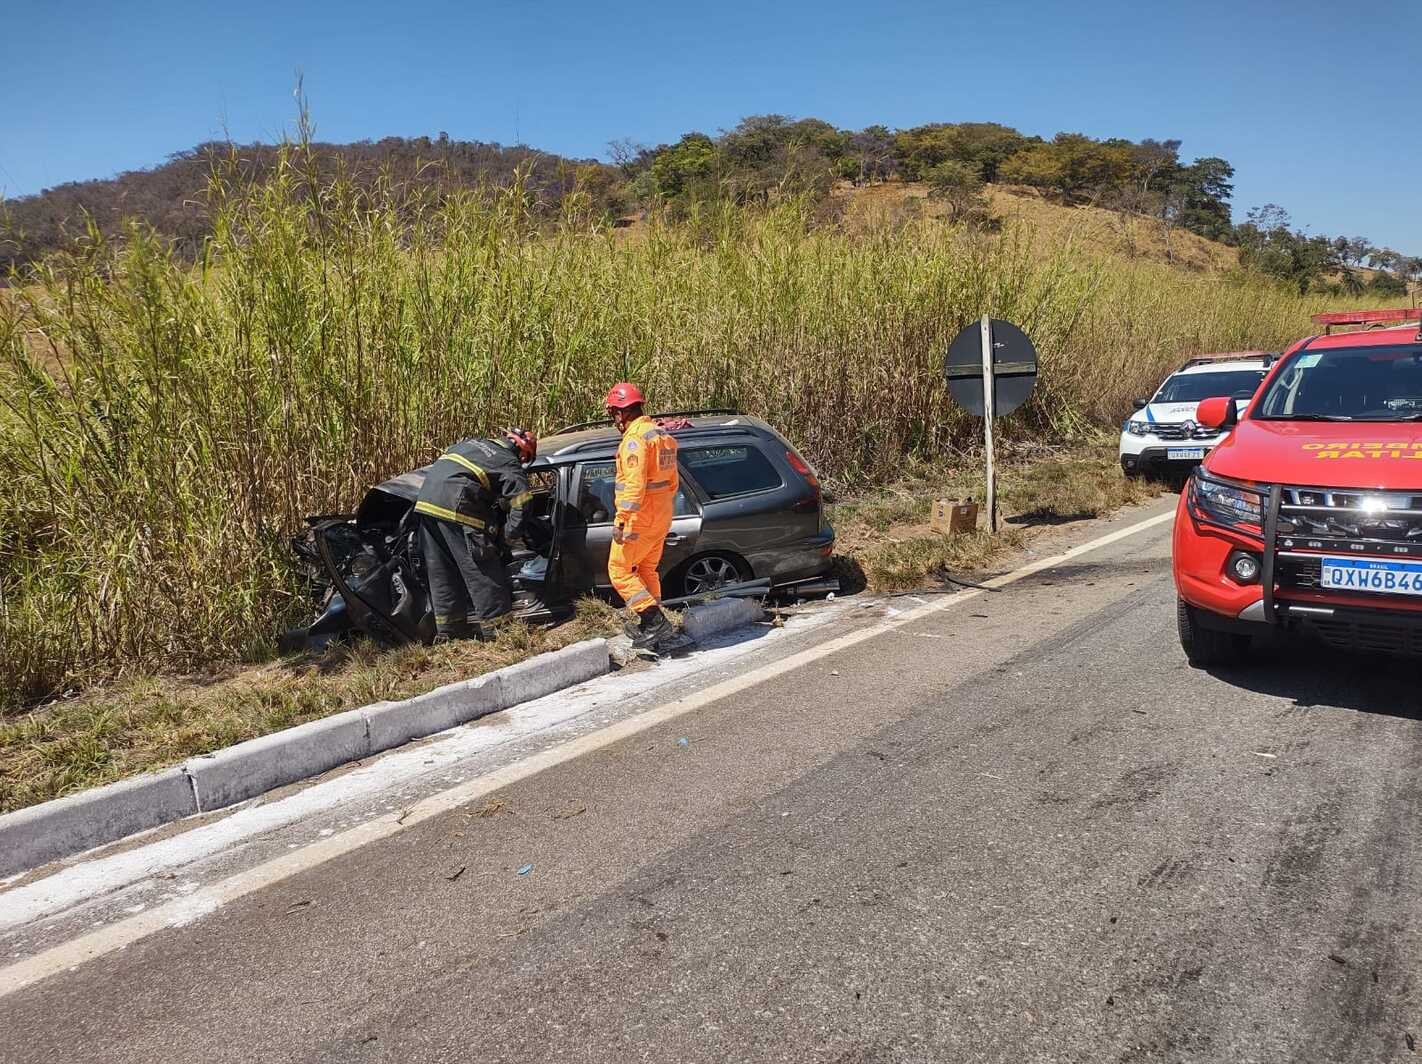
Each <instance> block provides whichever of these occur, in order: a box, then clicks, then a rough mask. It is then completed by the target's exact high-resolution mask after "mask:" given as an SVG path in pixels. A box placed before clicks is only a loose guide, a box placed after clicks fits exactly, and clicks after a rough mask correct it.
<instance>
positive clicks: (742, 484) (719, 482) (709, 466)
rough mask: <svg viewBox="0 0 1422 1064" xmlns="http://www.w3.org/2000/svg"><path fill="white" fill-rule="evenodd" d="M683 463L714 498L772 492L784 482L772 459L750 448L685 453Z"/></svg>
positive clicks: (722, 448) (705, 448)
mask: <svg viewBox="0 0 1422 1064" xmlns="http://www.w3.org/2000/svg"><path fill="white" fill-rule="evenodd" d="M681 461H682V464H683V465H685V466H686V469H687V471H688V472H689V473H690V474H691V475H692V476H693V477H694V478H695V479H696V483H697V484H699V485H701V490H702V491H704V492H705V493H706V495H707V497H708V498H711V499H727V498H730V497H731V496H734V495H750V494H752V493H754V492H757V491H769V490H770V489H772V488H778V487H780V486H781V485H782V484H784V483H785V481H784V480H782V479H781V477H780V473H779V472H778V471H777V470H776V468H775V467H774V466H773V465H771V464H770V459H768V458H766V457H765V455H763V454H761V453H760V451H759V450H758V449H757V448H755V447H751V446H747V445H737V446H734V447H703V448H698V449H696V450H686V451H682V452H681Z"/></svg>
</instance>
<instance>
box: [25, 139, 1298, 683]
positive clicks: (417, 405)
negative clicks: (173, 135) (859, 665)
mask: <svg viewBox="0 0 1422 1064" xmlns="http://www.w3.org/2000/svg"><path fill="white" fill-rule="evenodd" d="M314 167H315V164H314V163H313V162H312V160H311V159H310V157H309V156H308V155H306V154H305V153H303V152H302V151H301V150H300V149H299V148H294V149H291V150H290V151H289V152H288V153H287V154H286V156H285V157H284V159H283V162H282V164H281V165H280V166H279V167H278V169H277V171H276V173H275V175H274V176H273V177H272V178H271V179H270V180H268V181H266V182H265V183H263V184H261V185H258V186H253V187H236V186H234V185H232V184H231V183H230V182H229V180H228V178H227V177H226V176H224V175H223V174H221V173H219V174H216V175H214V178H213V182H212V187H211V190H210V200H211V209H212V213H213V219H214V236H213V238H212V240H211V242H210V244H209V245H208V247H207V251H206V254H205V256H204V258H203V260H202V261H201V262H200V263H198V264H197V265H196V266H191V265H188V264H185V263H182V262H180V261H177V260H176V259H175V258H174V257H173V256H172V255H171V254H170V252H169V250H168V249H167V248H166V247H164V246H162V245H161V244H160V243H158V242H156V241H155V240H154V239H153V238H152V237H151V236H150V235H148V234H145V233H144V232H142V231H141V230H139V229H136V228H135V229H133V230H131V231H130V232H129V233H128V234H127V237H126V239H125V240H123V241H122V242H119V243H115V244H106V243H105V242H104V241H103V240H102V239H101V238H100V237H98V236H97V235H96V234H92V233H91V234H90V235H89V236H88V237H87V238H85V239H84V240H82V241H80V242H78V243H77V244H76V246H75V248H74V249H73V251H72V252H71V253H68V254H65V255H63V256H60V257H58V258H56V259H54V260H52V261H50V262H48V263H46V264H45V265H43V266H42V267H41V268H40V269H39V270H38V271H37V273H36V274H35V275H34V276H33V277H29V278H25V279H24V282H25V283H24V284H22V285H20V286H17V287H15V288H12V289H10V290H9V292H8V293H0V295H4V296H5V297H6V298H3V299H0V485H3V486H2V487H0V491H3V497H0V692H3V694H0V700H3V701H0V705H3V706H10V707H15V706H20V705H24V704H28V703H30V702H32V701H33V700H35V699H39V698H44V697H48V696H51V695H54V694H58V693H63V692H65V691H67V690H70V689H72V688H74V687H76V686H79V685H82V684H84V683H86V682H89V681H91V680H94V679H96V678H101V677H106V676H111V675H114V674H116V673H119V672H122V671H124V670H128V669H137V668H152V667H178V668H182V667H198V666H201V665H203V664H204V663H208V662H212V661H231V660H238V659H244V658H254V657H258V656H261V655H263V654H265V653H267V652H268V651H269V650H270V647H271V642H272V638H273V635H274V633H275V632H276V631H277V630H278V629H279V628H280V627H281V626H282V625H283V624H284V623H285V622H287V621H288V620H290V619H291V618H293V617H294V616H295V615H296V614H297V613H299V612H300V610H301V607H302V602H301V597H300V593H299V588H298V586H297V583H296V579H295V574H294V572H293V569H292V567H291V558H290V554H289V551H288V548H287V537H288V536H289V535H291V534H292V533H293V532H294V531H296V530H297V529H298V528H299V527H300V522H301V518H302V517H303V516H304V515H306V514H309V513H318V512H326V511H342V510H348V509H350V508H351V507H352V506H353V505H354V504H355V502H356V501H357V500H358V498H359V497H360V494H361V492H362V491H363V490H364V488H365V487H366V486H367V485H368V484H370V483H371V482H373V481H376V480H378V479H380V478H383V477H385V476H387V475H389V474H391V473H394V472H397V471H400V470H403V469H406V468H410V467H413V466H415V465H419V464H422V463H424V462H425V461H428V460H429V458H430V456H431V455H432V454H434V453H435V452H436V449H437V448H438V447H440V446H441V445H442V444H444V443H447V442H448V441H450V440H452V439H455V438H458V437H461V436H465V435H468V434H472V433H480V432H486V431H489V430H492V429H495V428H497V427H499V426H501V425H505V424H511V423H523V424H528V425H531V426H534V427H536V428H539V429H542V430H548V429H551V428H554V427H556V426H557V425H559V424H561V423H566V422H569V421H574V420H579V419H582V418H586V417H588V416H595V415H597V414H598V412H599V401H600V398H601V396H602V395H603V394H604V392H605V390H606V388H607V386H608V385H609V384H610V383H611V382H613V381H615V380H618V379H622V378H630V379H633V380H636V381H638V382H640V383H641V384H642V385H643V386H644V387H645V388H646V389H647V390H648V391H649V393H650V395H651V397H652V402H653V404H654V405H656V406H659V407H663V408H668V407H694V406H724V405H731V404H736V405H739V406H741V407H743V408H744V409H746V410H748V411H750V412H753V413H757V414H763V415H765V416H767V417H768V418H770V419H771V420H772V421H773V422H775V423H776V424H777V425H779V426H781V427H782V428H783V429H784V430H785V431H787V432H788V433H789V435H790V436H791V437H792V438H794V439H795V440H796V441H797V443H798V444H799V445H800V446H802V447H803V449H804V450H805V451H806V452H807V454H808V455H809V456H810V457H811V458H812V459H813V460H814V461H815V462H817V463H818V464H819V466H820V467H821V469H822V470H823V471H824V472H826V473H827V474H829V475H831V476H834V477H837V478H840V479H841V480H843V481H847V482H852V481H854V480H856V479H863V478H868V477H872V476H877V475H883V474H889V473H891V472H892V471H893V470H894V468H895V466H896V464H897V463H898V462H899V461H900V460H901V459H902V458H903V457H904V456H905V455H909V454H931V453H938V452H942V451H944V450H945V449H950V448H955V447H960V446H963V445H967V444H969V443H970V442H971V440H972V438H973V430H972V426H971V424H970V422H969V421H968V420H967V419H966V418H965V417H964V416H963V415H962V414H961V413H960V412H959V411H958V410H957V409H956V408H955V407H953V406H952V405H951V403H950V401H949V400H948V398H947V396H946V393H945V389H944V386H943V381H942V376H941V368H940V367H941V359H942V355H943V351H944V349H945V347H946V345H947V343H948V341H949V340H950V339H951V338H952V336H953V335H954V334H955V333H956V332H957V330H958V329H959V328H961V327H962V326H963V325H964V324H965V323H967V322H969V321H971V320H973V319H975V318H976V317H977V316H978V315H979V314H981V313H983V312H985V311H986V312H991V313H992V314H994V315H995V316H998V317H1002V318H1008V319H1011V320H1013V321H1016V322H1018V323H1020V324H1021V325H1022V326H1023V327H1024V328H1026V330H1027V331H1028V333H1029V334H1030V335H1031V336H1032V337H1033V338H1034V340H1035V341H1036V343H1037V345H1038V347H1039V349H1040V352H1041V355H1042V359H1043V371H1042V376H1041V381H1040V387H1039V390H1038V393H1037V396H1036V397H1035V398H1034V400H1033V402H1032V403H1031V404H1030V406H1029V407H1028V408H1027V409H1026V410H1025V411H1024V412H1023V413H1022V414H1020V415H1017V416H1015V417H1014V419H1013V420H1012V421H1011V422H1010V423H1009V427H1008V431H1009V432H1012V433H1016V434H1019V435H1028V434H1047V435H1052V436H1056V437H1061V436H1065V435H1070V434H1072V433H1074V432H1076V431H1078V430H1079V429H1081V428H1082V427H1084V426H1087V425H1091V424H1096V423H1100V422H1106V421H1112V420H1116V419H1118V418H1119V417H1120V416H1121V414H1122V412H1123V411H1124V410H1126V409H1127V408H1128V405H1129V399H1130V398H1131V397H1132V396H1133V395H1136V394H1142V393H1144V392H1145V391H1147V390H1148V389H1149V388H1150V387H1151V386H1153V385H1154V384H1155V383H1156V382H1157V381H1158V380H1159V378H1160V376H1161V374H1162V373H1163V372H1164V371H1165V370H1166V369H1167V368H1169V367H1170V366H1172V365H1173V364H1175V363H1176V362H1178V360H1179V359H1180V358H1181V356H1182V355H1184V354H1187V353H1191V352H1199V351H1205V350H1216V349H1229V348H1238V347H1245V346H1264V347H1277V346H1279V345H1282V344H1284V343H1285V342H1287V341H1288V340H1290V339H1292V338H1293V337H1295V336H1296V335H1298V334H1300V333H1302V332H1303V331H1305V329H1306V328H1307V325H1308V319H1307V315H1308V313H1309V312H1310V311H1311V310H1314V309H1317V308H1316V307H1315V306H1313V305H1312V304H1310V303H1309V302H1307V301H1305V300H1301V299H1299V298H1296V297H1292V296H1290V295H1287V294H1285V293H1283V292H1281V291H1280V290H1278V289H1276V288H1274V287H1271V286H1269V285H1267V284H1264V283H1261V282H1256V281H1250V280H1248V279H1238V278H1236V279H1228V278H1222V277H1219V276H1206V275H1188V274H1184V273H1181V272H1178V271H1175V270H1171V269H1169V268H1167V267H1164V266H1157V265H1151V264H1146V263H1140V262H1125V261H1120V260H1114V259H1107V258H1099V257H1093V256H1092V255H1089V254H1086V253H1084V252H1080V251H1078V250H1076V249H1074V248H1072V247H1070V246H1062V247H1056V248H1053V249H1050V250H1049V251H1047V252H1045V253H1044V252H1043V251H1042V250H1041V249H1039V248H1036V247H1034V243H1033V239H1032V234H1031V233H1028V232H1024V231H1021V230H1016V231H1009V232H1007V233H1006V234H1004V235H1001V236H992V237H989V236H984V235H981V234H974V233H968V232H959V231H954V230H952V229H949V228H946V227H944V226H943V225H942V224H941V223H938V222H934V221H919V222H910V223H908V224H903V225H897V226H891V227H884V228H881V229H878V230H875V231H873V232H870V233H868V234H866V235H859V236H854V237H850V236H846V235H844V234H843V233H841V232H839V231H836V230H834V229H832V228H815V227H814V226H813V225H811V224H810V218H811V212H810V211H809V210H808V209H806V208H801V207H800V206H797V205H795V204H789V205H785V206H781V207H779V208H776V209H774V210H770V211H764V212H750V211H742V210H736V209H730V208H726V209H714V208H713V209H709V210H707V211H705V212H703V213H702V214H700V215H698V216H696V217H693V218H692V219H690V220H689V221H685V222H682V223H677V224H662V223H659V222H655V221H653V222H652V223H650V224H648V225H646V226H645V227H642V228H640V229H639V230H637V231H635V232H633V233H631V234H630V235H629V234H623V233H617V232H614V231H612V230H609V229H607V228H605V227H604V226H602V225H600V224H599V223H598V222H597V221H596V220H595V219H594V218H593V217H591V216H590V214H589V213H587V211H586V201H585V200H584V199H583V198H581V197H580V196H578V195H576V194H575V195H573V196H570V197H568V198H567V199H566V200H565V201H564V206H563V210H562V214H561V215H560V216H559V217H558V218H557V219H555V220H553V221H549V220H548V219H547V218H546V217H545V216H544V215H543V214H541V213H540V212H539V211H538V210H537V209H536V208H537V206H538V205H537V204H535V203H533V202H532V201H531V199H530V196H529V194H528V192H527V191H526V189H524V188H523V187H521V186H519V185H517V184H516V185H515V186H513V187H511V188H505V189H498V190H492V189H491V190H487V191H481V192H471V193H467V194H460V195H456V196H454V197H452V198H449V199H444V200H440V201H436V200H434V199H433V198H431V197H430V196H429V195H428V194H426V193H423V192H421V191H420V190H418V189H413V188H408V187H396V186H393V185H390V184H388V183H386V184H377V185H376V186H375V187H374V188H373V189H370V190H366V191H362V190H360V189H359V188H358V187H357V186H356V185H355V184H354V183H352V182H351V181H349V180H347V179H346V178H345V177H344V176H343V175H342V174H340V173H333V174H324V175H323V174H320V173H317V172H316V171H315V169H314Z"/></svg>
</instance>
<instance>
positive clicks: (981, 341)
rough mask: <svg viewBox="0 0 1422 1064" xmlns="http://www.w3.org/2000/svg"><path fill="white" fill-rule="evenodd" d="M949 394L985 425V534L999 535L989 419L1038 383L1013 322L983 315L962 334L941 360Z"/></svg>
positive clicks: (1032, 356) (1028, 347) (1029, 351)
mask: <svg viewBox="0 0 1422 1064" xmlns="http://www.w3.org/2000/svg"><path fill="white" fill-rule="evenodd" d="M943 373H944V375H945V376H946V377H947V378H948V392H949V394H950V395H952V396H953V398H954V399H956V400H957V401H958V402H959V403H960V404H961V405H962V406H963V408H964V409H965V410H967V411H968V413H970V414H977V415H979V416H980V417H981V418H982V419H983V456H984V465H985V466H986V472H987V499H986V503H987V512H988V528H990V529H991V530H992V531H993V532H996V531H997V527H998V519H997V468H996V464H995V458H996V456H995V454H994V449H993V419H994V418H997V417H1002V416H1006V415H1007V414H1010V413H1012V411H1014V410H1016V409H1017V408H1018V407H1019V406H1021V405H1022V404H1023V403H1025V402H1026V401H1027V397H1028V396H1029V395H1031V394H1032V388H1033V386H1034V385H1035V384H1036V383H1037V351H1036V348H1034V347H1033V346H1032V341H1031V340H1029V339H1027V334H1026V333H1024V332H1023V331H1022V330H1021V329H1019V328H1018V327H1017V326H1015V325H1013V324H1012V323H1011V322H1007V321H998V320H996V319H993V318H990V317H988V315H986V314H984V315H983V316H982V319H981V320H980V321H978V322H977V324H975V325H969V326H968V327H967V328H966V329H964V330H963V331H962V332H960V333H959V334H958V335H957V337H956V338H954V340H953V342H952V343H951V344H950V345H949V346H948V354H947V355H946V356H945V357H944V359H943Z"/></svg>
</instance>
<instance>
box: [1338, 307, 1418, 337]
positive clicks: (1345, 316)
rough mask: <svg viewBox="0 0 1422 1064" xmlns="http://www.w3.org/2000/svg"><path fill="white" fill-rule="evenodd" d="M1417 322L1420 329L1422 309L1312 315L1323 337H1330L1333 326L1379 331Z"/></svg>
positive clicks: (1401, 308)
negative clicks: (1358, 327)
mask: <svg viewBox="0 0 1422 1064" xmlns="http://www.w3.org/2000/svg"><path fill="white" fill-rule="evenodd" d="M1410 321H1415V322H1418V324H1419V328H1422V307H1394V308H1391V309H1388V310H1335V311H1328V312H1326V313H1323V314H1315V315H1313V323H1314V324H1315V325H1322V326H1323V331H1324V335H1325V336H1328V335H1331V334H1332V332H1333V328H1334V326H1344V325H1356V326H1362V327H1363V328H1371V329H1381V328H1383V327H1385V326H1387V325H1404V324H1406V323H1407V322H1410Z"/></svg>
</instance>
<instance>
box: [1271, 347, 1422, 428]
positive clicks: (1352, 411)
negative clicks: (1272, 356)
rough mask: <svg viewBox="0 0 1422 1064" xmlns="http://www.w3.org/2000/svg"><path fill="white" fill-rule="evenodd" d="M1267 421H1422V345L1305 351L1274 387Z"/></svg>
mask: <svg viewBox="0 0 1422 1064" xmlns="http://www.w3.org/2000/svg"><path fill="white" fill-rule="evenodd" d="M1255 416H1256V417H1258V418H1260V419H1262V420H1264V421H1422V347H1419V346H1418V345H1416V344H1408V345H1398V346H1389V347H1339V348H1329V349H1325V350H1322V351H1310V350H1308V349H1307V348H1305V349H1304V350H1303V351H1300V352H1298V353H1297V354H1296V355H1294V356H1293V357H1292V358H1290V359H1289V360H1288V361H1287V362H1286V363H1284V365H1283V366H1281V367H1280V369H1279V372H1278V373H1277V374H1275V376H1274V380H1273V381H1272V382H1271V383H1270V385H1269V390H1268V391H1267V392H1266V393H1265V394H1264V398H1263V399H1262V400H1261V401H1260V403H1259V407H1258V410H1257V413H1256V414H1255Z"/></svg>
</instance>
